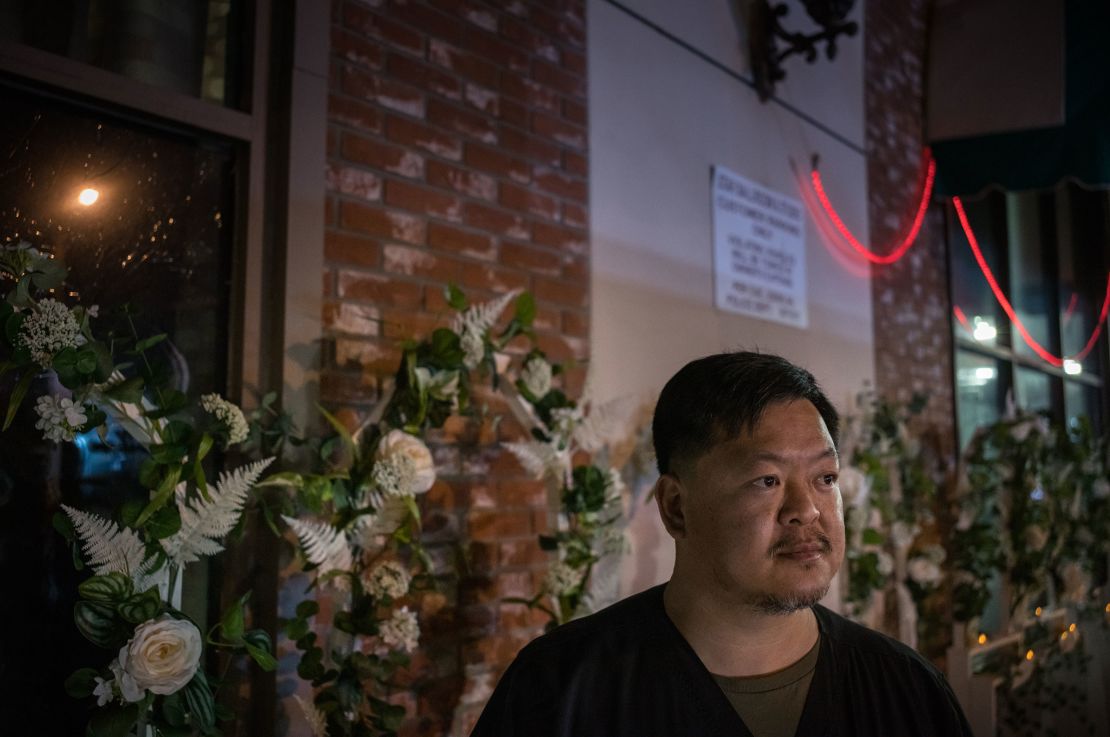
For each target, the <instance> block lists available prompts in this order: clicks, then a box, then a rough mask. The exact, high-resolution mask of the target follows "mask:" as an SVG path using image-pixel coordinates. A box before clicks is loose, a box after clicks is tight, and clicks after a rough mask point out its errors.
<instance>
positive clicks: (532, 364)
mask: <svg viewBox="0 0 1110 737" xmlns="http://www.w3.org/2000/svg"><path fill="white" fill-rule="evenodd" d="M520 380H521V381H522V382H523V383H524V388H525V389H527V390H528V391H529V392H530V393H531V394H532V396H533V397H535V398H536V399H542V398H544V397H545V396H547V393H548V392H549V391H551V364H549V363H548V362H547V361H545V360H543V359H542V358H540V357H539V356H534V357H532V358H530V359H529V360H528V363H526V364H524V368H523V369H522V370H521V372H520Z"/></svg>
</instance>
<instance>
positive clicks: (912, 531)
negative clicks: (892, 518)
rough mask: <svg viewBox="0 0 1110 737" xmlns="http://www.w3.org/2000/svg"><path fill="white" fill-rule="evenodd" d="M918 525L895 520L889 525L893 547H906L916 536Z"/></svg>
mask: <svg viewBox="0 0 1110 737" xmlns="http://www.w3.org/2000/svg"><path fill="white" fill-rule="evenodd" d="M918 529H919V528H918V526H917V525H913V524H909V523H907V522H901V521H899V522H895V523H894V524H893V525H891V527H890V539H891V541H892V542H893V543H894V547H895V548H905V547H908V546H909V545H910V544H911V543H912V542H913V539H914V538H915V537H917V533H918Z"/></svg>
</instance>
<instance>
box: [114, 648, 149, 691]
mask: <svg viewBox="0 0 1110 737" xmlns="http://www.w3.org/2000/svg"><path fill="white" fill-rule="evenodd" d="M126 653H127V646H126V645H124V646H123V647H122V648H121V649H120V651H119V657H118V658H116V659H115V660H113V661H112V662H111V664H110V666H109V667H110V668H111V669H112V674H113V675H114V676H115V685H116V688H117V689H119V695H120V698H122V699H123V700H124V701H127V702H129V703H135V702H136V701H142V700H143V697H144V696H145V695H146V692H144V691H143V689H141V688H139V686H138V684H137V683H135V678H134V676H132V675H131V674H130V673H128V672H127V671H126V670H124V667H123V663H124V660H125V656H126Z"/></svg>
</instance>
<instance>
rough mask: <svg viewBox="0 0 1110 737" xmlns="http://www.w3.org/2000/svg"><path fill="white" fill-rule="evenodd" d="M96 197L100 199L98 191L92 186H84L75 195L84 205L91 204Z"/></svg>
mask: <svg viewBox="0 0 1110 737" xmlns="http://www.w3.org/2000/svg"><path fill="white" fill-rule="evenodd" d="M98 199H100V192H98V191H97V190H95V189H93V188H92V187H85V188H84V189H83V190H81V194H79V195H77V201H78V202H80V203H81V204H82V205H84V206H85V207H88V206H89V205H92V204H93V203H95V202H96V201H97V200H98Z"/></svg>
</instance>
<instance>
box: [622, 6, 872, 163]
mask: <svg viewBox="0 0 1110 737" xmlns="http://www.w3.org/2000/svg"><path fill="white" fill-rule="evenodd" d="M604 1H605V3H607V4H608V5H612V6H613V7H614V8H616V9H617V10H619V11H621V12H622V13H624V14H625V15H627V16H628V17H630V18H632V19H633V20H636V21H638V22H639V23H641V24H642V25H644V26H646V27H647V28H650V29H651V30H653V31H655V32H656V33H657V34H659V35H660V36H662V37H663V38H665V39H667V40H668V41H670V42H671V43H673V44H676V45H677V46H680V47H681V48H683V49H685V50H686V51H688V52H690V53H691V54H693V55H694V56H696V57H698V58H699V59H701V60H702V61H704V62H705V63H707V64H709V65H710V66H712V67H714V68H715V69H717V70H718V71H721V72H723V73H724V74H726V75H727V76H729V77H731V78H733V79H735V80H736V81H737V82H740V83H742V84H743V85H744V86H746V87H748V88H749V89H751V90H752V91H753V92H754V91H755V82H753V81H752V80H751V79H749V78H748V77H745V76H744V75H743V74H740V73H739V72H737V71H736V70H735V69H733V68H732V67H730V66H728V65H727V64H725V63H724V62H722V61H719V60H717V59H716V58H714V57H712V56H710V55H709V54H707V53H706V52H704V51H702V50H701V49H699V48H698V47H697V46H694V45H693V44H692V43H690V42H689V41H686V40H685V39H682V38H679V37H678V36H676V35H674V34H673V33H671V32H670V31H668V30H667V29H666V28H663V26H661V25H659V24H658V23H656V22H655V21H652V20H649V19H648V18H646V17H644V16H643V15H640V14H639V13H638V12H636V11H635V10H633V9H632V8H630V7H628V6H627V5H625V4H623V3H621V2H619V0H604ZM769 99H770V101H771V102H774V103H775V104H776V105H778V106H779V107H781V108H782V109H783V110H786V111H787V112H788V113H791V114H793V115H795V116H796V117H798V118H799V119H801V120H803V121H805V122H806V123H809V124H810V125H812V126H813V127H814V128H817V129H818V130H820V131H821V132H823V133H825V134H826V135H828V136H829V137H830V138H832V139H834V140H836V141H838V142H840V143H842V144H844V145H845V146H846V147H847V148H850V149H851V150H853V151H855V152H856V153H858V154H859V155H860V156H863V157H866V156H867V151H865V150H864V148H863V146H861V145H859V144H858V143H856V142H854V141H852V140H850V139H848V138H847V137H845V136H844V135H842V134H840V133H838V132H836V131H835V130H833V129H832V128H830V127H828V126H827V125H825V124H824V123H822V122H821V121H820V120H817V119H816V118H814V117H813V116H812V115H810V114H809V113H806V112H805V111H803V110H801V109H799V108H797V107H795V106H794V105H792V104H790V103H789V102H787V101H786V100H783V99H781V98H779V97H777V96H775V95H771V97H770V98H769Z"/></svg>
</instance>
